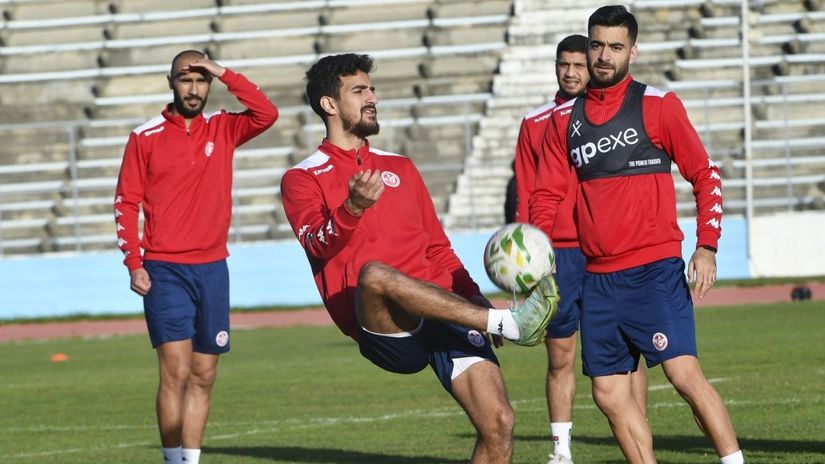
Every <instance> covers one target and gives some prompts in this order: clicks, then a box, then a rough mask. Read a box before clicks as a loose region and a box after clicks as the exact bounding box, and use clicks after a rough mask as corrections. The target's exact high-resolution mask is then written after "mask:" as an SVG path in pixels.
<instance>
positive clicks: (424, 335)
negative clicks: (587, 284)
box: [281, 54, 558, 463]
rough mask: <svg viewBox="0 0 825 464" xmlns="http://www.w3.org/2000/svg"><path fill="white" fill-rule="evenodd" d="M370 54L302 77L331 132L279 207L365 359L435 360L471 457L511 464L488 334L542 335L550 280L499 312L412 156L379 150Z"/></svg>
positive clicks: (553, 300)
mask: <svg viewBox="0 0 825 464" xmlns="http://www.w3.org/2000/svg"><path fill="white" fill-rule="evenodd" d="M372 67H373V61H372V58H371V57H369V56H367V55H356V54H343V55H335V56H327V57H325V58H322V59H321V60H319V61H318V62H317V63H315V64H314V65H313V66H312V67H311V68H310V69H309V70H308V71H307V73H306V81H307V92H306V93H307V97H308V99H309V103H310V106H312V109H313V110H314V111H315V112H316V113H317V114H318V115H319V116H320V117H321V119H322V120H323V121H324V124H325V126H326V138H324V140H323V141H322V142H321V145H320V146H319V147H318V149H317V150H316V151H315V153H313V154H312V155H310V156H309V157H307V158H306V159H304V160H303V161H301V162H300V163H299V164H298V165H296V166H295V167H293V168H291V169H289V170H288V171H287V172H286V173H285V174H284V176H283V178H282V181H281V198H282V200H283V203H284V211H285V212H286V215H287V218H288V219H289V222H290V224H291V226H292V229H293V231H294V232H295V235H296V236H297V237H298V240H299V241H300V242H301V245H302V246H303V247H304V250H305V251H306V254H307V258H308V259H309V262H310V265H311V267H312V271H313V274H314V277H315V282H316V284H317V286H318V291H319V292H320V294H321V297H322V299H323V301H324V305H325V306H326V308H327V310H328V311H329V314H330V316H331V317H332V319H333V320H334V321H335V323H336V324H337V326H338V328H339V329H340V330H341V331H342V332H343V333H344V334H346V335H348V336H350V337H352V338H353V340H355V341H356V342H357V344H358V347H359V349H360V352H361V354H362V355H363V356H364V357H365V358H367V359H369V360H370V361H372V362H373V363H374V364H376V365H377V366H379V367H381V368H382V369H384V370H387V371H390V372H396V373H402V374H409V373H415V372H419V371H421V370H422V369H424V368H425V367H426V366H427V365H429V366H430V367H431V368H432V369H433V371H434V372H435V374H436V376H437V377H438V379H439V381H440V382H441V384H442V386H443V387H444V388H445V389H446V390H447V391H448V392H449V393H450V394H451V395H452V396H453V397H454V398H455V399H456V401H457V402H458V403H459V404H460V405H461V407H462V408H463V409H464V411H465V412H466V413H467V416H468V417H469V419H470V421H471V422H472V424H473V426H474V427H475V429H476V432H477V436H476V443H475V449H474V450H473V454H472V459H471V462H473V463H509V462H511V459H512V453H513V422H514V420H513V410H512V408H511V407H510V404H509V402H508V400H507V393H506V390H505V387H504V380H503V378H502V375H501V370H500V369H499V366H498V360H497V359H496V356H495V354H493V350H492V347H491V345H490V341H489V340H488V338H487V336H485V334H484V332H488V333H490V334H493V335H494V337H493V338H494V340H493V343H494V344H495V345H496V346H498V345H499V344H500V341H501V339H500V338H499V337H503V338H506V339H508V340H512V341H513V342H515V343H518V344H521V345H535V344H538V343H539V342H541V340H543V338H544V336H545V331H546V326H547V323H548V322H549V321H550V318H551V317H552V316H553V315H554V314H555V312H556V309H557V306H558V292H557V289H556V284H555V281H554V280H553V279H552V277H549V276H548V277H547V278H545V279H543V280H541V281H540V282H539V284H538V285H537V287H536V288H535V290H534V291H533V292H532V293H531V294H530V296H529V297H528V298H527V299H526V300H525V301H524V303H521V304H519V305H516V307H515V308H513V309H512V310H510V309H494V308H492V305H491V303H490V302H489V301H487V299H486V298H484V297H483V296H482V295H481V292H480V291H479V288H478V285H477V284H476V283H475V282H474V281H473V280H472V278H471V277H470V274H469V273H468V272H467V270H466V269H465V268H464V266H463V265H462V263H461V261H459V259H458V257H457V256H456V254H455V252H454V251H453V249H452V247H451V245H450V241H449V240H448V239H447V236H446V234H445V232H444V230H443V228H442V227H441V224H440V222H439V220H438V217H437V216H436V213H435V209H434V208H433V202H432V199H431V198H430V195H429V193H428V192H427V189H426V187H425V185H424V181H423V180H422V179H421V176H420V174H419V173H418V170H417V169H416V168H415V166H414V165H413V163H412V161H410V159H409V158H407V157H405V156H401V155H397V154H394V153H388V152H386V151H382V150H378V149H376V148H373V147H371V146H370V145H369V142H368V140H367V137H369V136H371V135H374V134H377V133H378V130H379V124H378V110H377V107H376V104H377V102H378V99H377V98H376V95H375V88H374V86H373V83H372V80H371V78H370V76H369V73H370V72H371V71H372Z"/></svg>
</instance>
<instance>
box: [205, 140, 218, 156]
mask: <svg viewBox="0 0 825 464" xmlns="http://www.w3.org/2000/svg"><path fill="white" fill-rule="evenodd" d="M213 151H215V142H206V146H205V147H204V148H203V152H204V153H205V154H206V157H207V158H209V157H210V156H212V152H213Z"/></svg>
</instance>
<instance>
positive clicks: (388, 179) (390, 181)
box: [381, 171, 401, 188]
mask: <svg viewBox="0 0 825 464" xmlns="http://www.w3.org/2000/svg"><path fill="white" fill-rule="evenodd" d="M381 180H382V181H383V182H384V185H386V186H387V187H393V188H395V187H398V186H399V185H401V179H400V178H399V177H398V174H396V173H394V172H390V171H384V172H382V173H381Z"/></svg>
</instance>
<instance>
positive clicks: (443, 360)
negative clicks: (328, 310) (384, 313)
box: [358, 319, 498, 392]
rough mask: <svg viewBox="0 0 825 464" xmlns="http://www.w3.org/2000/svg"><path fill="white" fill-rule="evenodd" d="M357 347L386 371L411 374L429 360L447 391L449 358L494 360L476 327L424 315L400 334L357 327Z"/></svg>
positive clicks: (450, 368) (449, 389)
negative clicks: (415, 325) (408, 329)
mask: <svg viewBox="0 0 825 464" xmlns="http://www.w3.org/2000/svg"><path fill="white" fill-rule="evenodd" d="M358 347H359V349H360V350H361V355H362V356H364V357H365V358H367V359H369V360H370V361H372V362H373V364H375V365H376V366H378V367H380V368H381V369H384V370H385V371H389V372H395V373H398V374H414V373H416V372H419V371H421V370H422V369H424V368H425V367H427V365H428V364H429V365H430V367H431V368H432V369H433V371H434V372H435V375H436V376H437V377H438V380H439V381H440V382H441V385H442V386H444V388H445V389H446V390H447V391H448V392H452V373H453V359H456V358H469V357H479V358H483V359H489V360H490V361H493V362H494V363H496V364H498V359H497V358H496V355H495V354H494V353H493V349H492V347H490V343H489V342H488V341H487V337H485V336H484V335H483V334H482V333H481V332H479V331H478V330H473V329H468V328H467V327H464V326H461V325H458V324H447V323H442V322H438V321H431V320H426V319H425V320H423V321H422V322H421V325H420V326H419V327H418V329H416V330H414V331H413V332H405V333H403V334H376V333H373V332H368V331H367V330H365V329H364V328H363V327H359V329H358Z"/></svg>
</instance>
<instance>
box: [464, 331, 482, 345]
mask: <svg viewBox="0 0 825 464" xmlns="http://www.w3.org/2000/svg"><path fill="white" fill-rule="evenodd" d="M467 341H469V342H470V344H471V345H473V346H475V347H477V348H481V347H482V346H484V343H485V340H484V335H481V332H479V331H478V330H471V331H469V332H467Z"/></svg>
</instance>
